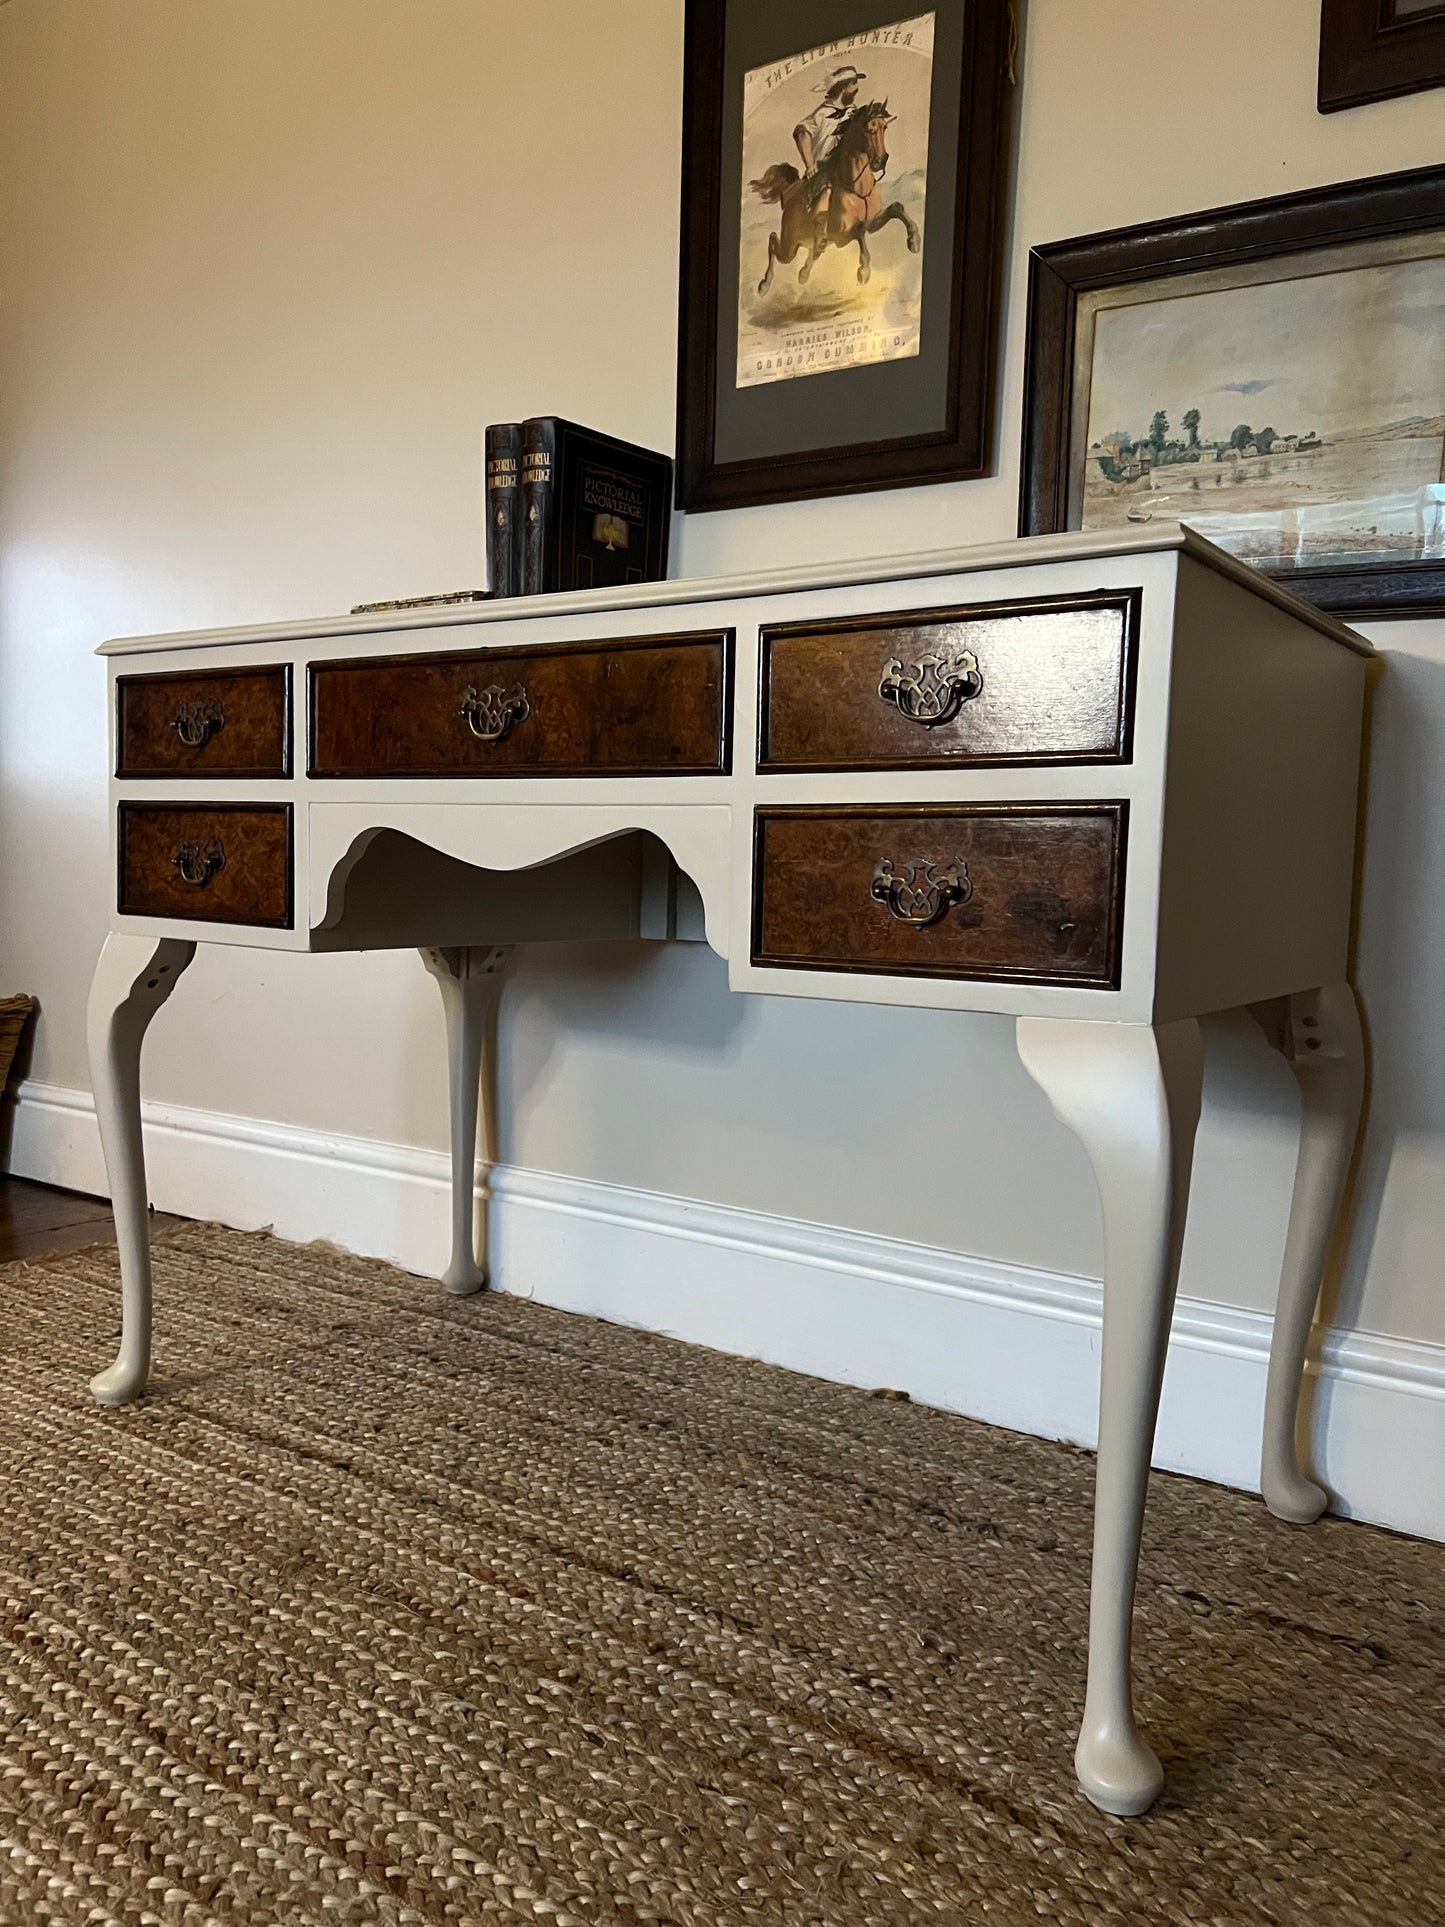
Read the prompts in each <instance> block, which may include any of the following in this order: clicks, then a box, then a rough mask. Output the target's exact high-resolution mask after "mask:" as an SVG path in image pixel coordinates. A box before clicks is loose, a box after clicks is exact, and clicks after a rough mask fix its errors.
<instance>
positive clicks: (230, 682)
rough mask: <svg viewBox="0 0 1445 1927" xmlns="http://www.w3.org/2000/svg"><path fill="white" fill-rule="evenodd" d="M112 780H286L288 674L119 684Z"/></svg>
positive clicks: (244, 672) (257, 672) (238, 673)
mask: <svg viewBox="0 0 1445 1927" xmlns="http://www.w3.org/2000/svg"><path fill="white" fill-rule="evenodd" d="M115 702H116V718H115V720H116V732H115V737H116V744H117V754H116V770H115V773H116V775H117V776H289V775H290V774H291V671H290V670H289V669H287V668H285V667H284V666H283V667H279V668H275V669H233V670H229V671H227V672H225V673H221V674H212V673H210V672H206V673H204V674H198V675H192V676H185V675H174V676H173V675H165V676H121V677H119V678H118V679H117V681H116V685H115Z"/></svg>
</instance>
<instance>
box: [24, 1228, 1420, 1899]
mask: <svg viewBox="0 0 1445 1927" xmlns="http://www.w3.org/2000/svg"><path fill="white" fill-rule="evenodd" d="M155 1269H156V1286H157V1299H158V1306H159V1334H160V1352H159V1358H158V1362H157V1381H158V1382H157V1387H156V1390H155V1392H154V1393H153V1394H152V1395H151V1396H150V1397H149V1398H147V1399H146V1401H145V1402H144V1403H142V1404H140V1405H137V1406H133V1407H131V1408H129V1409H126V1410H122V1411H103V1410H101V1409H100V1408H99V1407H98V1406H96V1405H95V1404H94V1403H93V1402H92V1401H91V1399H90V1398H89V1396H88V1394H87V1392H86V1390H85V1385H86V1380H87V1378H88V1376H89V1375H90V1374H91V1373H92V1372H93V1371H95V1370H96V1369H98V1368H99V1367H100V1366H101V1365H102V1364H105V1363H108V1362H109V1358H110V1356H111V1348H112V1346H113V1343H114V1338H115V1332H116V1325H117V1311H118V1279H117V1270H116V1259H115V1254H114V1252H113V1251H112V1250H108V1249H93V1250H89V1251H84V1252H79V1253H75V1254H72V1255H70V1256H66V1257H63V1258H57V1259H53V1260H49V1261H46V1262H43V1263H36V1264H12V1265H8V1266H5V1267H3V1268H0V1355H3V1364H0V1481H3V1485H0V1922H4V1923H5V1927H11V1924H12V1923H13V1924H14V1927H31V1924H32V1923H41V1922H43V1923H50V1922H67V1923H69V1922H75V1923H89V1924H90V1927H100V1924H102V1923H110V1922H123V1923H128V1924H129V1923H156V1924H158V1927H193V1924H198V1923H204V1922H223V1923H228V1924H229V1923H239V1922H245V1923H248V1927H264V1924H265V1923H272V1922H275V1923H284V1924H286V1927H291V1924H292V1923H308V1922H318V1923H319V1922H326V1923H339V1922H356V1921H368V1922H370V1921H378V1922H395V1923H432V1922H479V1923H480V1922H487V1923H492V1922H498V1921H503V1922H522V1921H525V1922H531V1923H534V1924H535V1923H542V1924H543V1927H584V1924H587V1927H590V1924H591V1923H618V1924H621V1923H627V1924H628V1927H631V1924H632V1923H637V1922H678V1923H686V1924H687V1927H721V1924H723V1923H733V1922H737V1923H759V1924H763V1923H778V1924H779V1927H782V1924H783V1923H786V1927H810V1924H811V1923H827V1927H885V1924H886V1927H894V1923H903V1922H908V1923H917V1922H943V1923H955V1922H957V1923H986V1924H987V1927H1023V1924H1024V1923H1028V1924H1029V1927H1035V1924H1036V1923H1039V1922H1048V1923H1054V1922H1058V1923H1064V1924H1065V1927H1111V1924H1112V1923H1119V1924H1120V1927H1123V1924H1124V1923H1129V1927H1135V1924H1136V1923H1160V1924H1161V1927H1205V1923H1208V1927H1233V1924H1234V1923H1255V1922H1276V1923H1288V1924H1289V1927H1294V1924H1295V1923H1299V1924H1301V1927H1306V1924H1307V1927H1356V1924H1357V1923H1359V1924H1361V1927H1364V1924H1367V1923H1376V1922H1378V1923H1382V1924H1384V1923H1389V1927H1429V1923H1432V1922H1434V1923H1440V1922H1442V1921H1445V1633H1442V1607H1445V1548H1442V1547H1440V1546H1437V1545H1431V1544H1425V1543H1420V1542H1416V1541H1412V1540H1408V1539H1405V1538H1402V1537H1398V1536H1394V1535H1391V1534H1389V1533H1385V1532H1382V1531H1377V1530H1374V1529H1372V1528H1369V1527H1365V1526H1359V1525H1354V1524H1347V1523H1344V1522H1342V1521H1338V1520H1326V1521H1323V1522H1321V1524H1319V1525H1318V1526H1315V1527H1312V1528H1308V1529H1299V1528H1294V1527H1289V1526H1286V1525H1282V1524H1280V1523H1278V1522H1277V1521H1275V1520H1273V1519H1271V1518H1270V1517H1269V1516H1268V1514H1267V1513H1266V1512H1265V1511H1264V1509H1263V1507H1262V1506H1261V1505H1260V1503H1259V1502H1258V1500H1256V1499H1252V1498H1250V1497H1248V1496H1245V1495H1242V1494H1238V1493H1233V1492H1226V1491H1222V1490H1219V1489H1217V1488H1214V1487H1210V1486H1206V1485H1202V1484H1199V1483H1196V1482H1193V1481H1187V1480H1183V1479H1178V1478H1170V1477H1156V1478H1155V1479H1154V1481H1153V1485H1152V1490H1151V1497H1150V1510H1149V1517H1148V1522H1147V1528H1146V1543H1145V1553H1144V1561H1143V1570H1142V1577H1141V1586H1140V1608H1139V1636H1140V1646H1139V1663H1138V1677H1139V1681H1140V1694H1139V1700H1140V1711H1141V1715H1142V1718H1143V1720H1144V1721H1145V1723H1146V1727H1147V1730H1148V1731H1149V1732H1150V1734H1151V1736H1152V1737H1153V1738H1154V1739H1155V1741H1156V1744H1158V1745H1159V1746H1160V1750H1161V1752H1162V1754H1163V1756H1164V1758H1165V1764H1166V1768H1167V1774H1168V1778H1167V1784H1166V1789H1165V1793H1164V1795H1163V1797H1162V1798H1161V1799H1160V1801H1159V1803H1158V1804H1157V1806H1156V1807H1155V1808H1154V1810H1153V1812H1152V1813H1150V1814H1149V1815H1148V1816H1147V1817H1145V1818H1143V1819H1139V1820H1130V1821H1121V1820H1114V1819H1110V1818H1108V1817H1107V1816H1105V1815H1103V1814H1100V1813H1097V1812H1095V1811H1094V1809H1093V1808H1092V1807H1090V1806H1089V1805H1088V1804H1087V1803H1086V1802H1085V1801H1084V1800H1083V1798H1082V1797H1081V1796H1080V1794H1079V1793H1078V1792H1077V1790H1076V1788H1075V1785H1074V1780H1073V1774H1072V1769H1071V1753H1072V1748H1073V1739H1074V1729H1075V1724H1076V1721H1077V1718H1078V1713H1079V1708H1080V1702H1081V1686H1082V1679H1083V1670H1084V1651H1085V1608H1086V1600H1087V1587H1088V1563H1089V1533H1090V1510H1091V1487H1092V1475H1093V1461H1092V1458H1091V1457H1089V1456H1088V1455H1087V1454H1085V1453H1082V1452H1078V1451H1073V1450H1070V1449H1068V1448H1066V1447H1061V1446H1058V1445H1051V1444H1047V1443H1044V1442H1041V1441H1039V1440H1036V1439H1029V1438H1021V1437H1018V1436H1015V1435H1014V1434H1011V1433H1008V1432H1004V1431H999V1430H996V1429H993V1428H991V1427H987V1426H982V1425H978V1424H974V1423H971V1422H969V1421H968V1420H965V1419H961V1418H957V1417H954V1416H950V1415H948V1414H945V1413H940V1412H936V1411H931V1410H928V1409H926V1408H922V1407H919V1406H914V1405H911V1404H908V1403H906V1402H902V1401H899V1400H890V1399H883V1398H879V1397H870V1396H869V1395H868V1394H867V1393H866V1392H861V1391H854V1390H849V1389H846V1388H842V1387H839V1386H835V1385H830V1384H826V1383H823V1382H821V1381H819V1380H815V1379H810V1378H805V1377H801V1376H798V1375H796V1374H792V1373H788V1372H783V1371H779V1370H776V1369H773V1368H771V1367H768V1366H764V1365H758V1364H754V1363H750V1362H747V1361H743V1360H738V1359H733V1358H727V1357H722V1356H719V1355H717V1354H714V1353H711V1352H707V1351H703V1350H700V1349H698V1348H696V1347H693V1346H688V1345H684V1344H681V1343H678V1342H676V1341H674V1340H670V1339H666V1338H658V1337H654V1336H649V1335H647V1334H645V1333H641V1332H637V1331H631V1330H626V1329H621V1328H618V1327H615V1326H610V1325H606V1324H602V1323H599V1322H597V1321H594V1320H591V1319H586V1318H578V1317H573V1316H569V1315H567V1314H564V1313H559V1312H554V1311H551V1310H547V1309H544V1308H542V1307H540V1306H537V1305H534V1304H530V1303H527V1302H525V1301H522V1300H520V1299H517V1298H509V1297H501V1296H488V1297H482V1298H475V1299H469V1300H454V1299H449V1298H447V1297H446V1296H445V1294H444V1293H443V1292H442V1291H441V1290H440V1288H439V1287H438V1286H436V1285H434V1284H431V1283H428V1282H427V1281H424V1280H418V1279H415V1278H412V1277H409V1276H407V1275H405V1274H403V1273H401V1272H398V1271H394V1270H391V1269H389V1268H387V1267H385V1266H382V1265H378V1264H373V1263H369V1262H365V1261H362V1260H358V1259H355V1258H350V1257H347V1256H345V1255H343V1254H340V1253H337V1252H335V1251H332V1250H330V1249H328V1248H325V1247H317V1246H308V1247H301V1246H295V1245H287V1244H284V1243H280V1242H278V1241H277V1240H275V1239H273V1238H270V1237H268V1236H266V1235H265V1234H244V1233H237V1232H231V1231H224V1230H221V1229H218V1228H217V1227H215V1226H205V1225H191V1226H187V1227H184V1228H183V1229H181V1230H180V1231H178V1232H177V1233H175V1234H174V1235H173V1236H171V1237H169V1238H167V1239H164V1240H162V1241H160V1242H158V1244H157V1247H156V1264H155Z"/></svg>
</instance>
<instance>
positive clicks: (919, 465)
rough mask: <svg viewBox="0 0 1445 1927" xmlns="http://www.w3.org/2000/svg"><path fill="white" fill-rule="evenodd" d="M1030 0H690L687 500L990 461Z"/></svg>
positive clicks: (893, 477)
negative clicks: (1016, 29)
mask: <svg viewBox="0 0 1445 1927" xmlns="http://www.w3.org/2000/svg"><path fill="white" fill-rule="evenodd" d="M1009 44H1010V43H1009V9H1008V0H934V4H933V5H932V6H931V7H928V8H923V7H921V6H919V5H918V0H790V4H789V5H787V6H778V5H776V4H774V3H773V0H688V6H687V50H686V82H685V99H684V125H683V208H682V274H681V289H680V316H679V322H680V342H679V365H678V466H677V499H678V505H679V506H680V507H682V508H685V509H708V508H733V507H740V506H742V505H744V504H748V503H754V502H775V501H783V500H787V499H791V498H795V497H800V496H812V495H830V494H838V493H841V492H844V491H851V490H855V489H869V488H885V487H896V486H897V485H899V484H900V483H907V482H926V481H941V480H945V479H948V478H952V477H957V476H962V475H977V474H981V473H982V472H983V471H984V469H985V467H986V464H987V461H988V438H989V430H990V385H991V376H992V357H993V320H994V309H995V298H996V291H997V281H998V205H999V195H1000V187H1001V181H1002V176H1003V142H1004V120H1005V112H1004V110H1005V104H1006V99H1007V92H1008V85H1009V78H1008V76H1009V64H1010V51H1009Z"/></svg>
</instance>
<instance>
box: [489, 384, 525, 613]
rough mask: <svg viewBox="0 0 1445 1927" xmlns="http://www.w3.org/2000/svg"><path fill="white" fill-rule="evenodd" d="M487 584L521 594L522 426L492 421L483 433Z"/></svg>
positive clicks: (499, 590)
mask: <svg viewBox="0 0 1445 1927" xmlns="http://www.w3.org/2000/svg"><path fill="white" fill-rule="evenodd" d="M486 467H487V489H486V499H487V586H488V588H489V589H490V590H491V593H492V594H493V595H494V596H499V595H520V594H521V593H522V425H521V423H520V422H492V423H491V424H490V426H489V427H488V429H487V435H486Z"/></svg>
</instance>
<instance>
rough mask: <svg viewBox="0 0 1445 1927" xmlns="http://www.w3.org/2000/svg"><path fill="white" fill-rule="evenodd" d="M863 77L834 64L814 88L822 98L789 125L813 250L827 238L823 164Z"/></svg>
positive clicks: (826, 189)
mask: <svg viewBox="0 0 1445 1927" xmlns="http://www.w3.org/2000/svg"><path fill="white" fill-rule="evenodd" d="M867 78H868V76H867V74H864V73H860V72H859V71H858V69H857V68H856V67H837V68H835V69H834V70H833V74H832V77H831V79H830V80H829V82H828V85H827V86H826V87H825V88H820V89H819V90H818V91H819V92H820V93H821V94H822V96H823V98H822V100H821V101H819V103H818V105H817V106H816V107H815V108H814V109H813V111H812V113H811V114H805V115H804V116H803V118H802V120H800V121H799V122H798V124H797V126H796V127H795V128H794V129H793V139H794V140H795V141H796V142H797V147H798V152H799V154H800V155H801V156H802V161H803V178H804V181H805V183H806V185H805V186H804V189H803V205H804V207H806V208H807V209H808V211H809V212H810V213H811V214H812V216H813V223H814V233H815V236H816V239H815V242H814V251H815V252H817V251H818V250H820V249H821V248H822V246H823V242H824V241H825V239H826V238H827V230H828V208H829V205H830V202H831V199H832V196H831V193H830V191H829V187H828V179H827V176H826V175H825V174H824V172H823V164H824V162H825V161H827V160H828V158H829V156H830V155H831V154H832V152H833V149H834V148H835V147H836V146H837V145H838V139H839V136H840V135H841V134H842V132H843V128H844V126H845V125H846V123H847V120H848V116H849V114H850V112H851V111H852V108H853V103H854V101H855V100H856V99H857V98H858V83H859V81H860V80H866V79H867Z"/></svg>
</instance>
